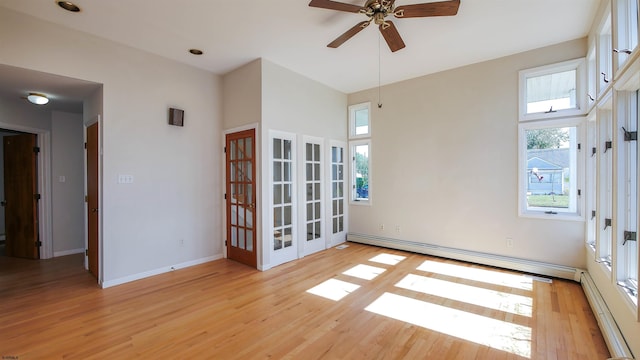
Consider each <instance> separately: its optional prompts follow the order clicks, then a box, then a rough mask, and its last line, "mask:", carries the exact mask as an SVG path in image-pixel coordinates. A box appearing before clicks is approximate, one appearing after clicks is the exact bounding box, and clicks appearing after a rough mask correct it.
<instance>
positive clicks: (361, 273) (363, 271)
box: [343, 264, 387, 280]
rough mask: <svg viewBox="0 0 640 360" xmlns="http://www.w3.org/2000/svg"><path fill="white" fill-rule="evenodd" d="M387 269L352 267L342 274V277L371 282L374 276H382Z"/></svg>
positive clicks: (367, 266)
mask: <svg viewBox="0 0 640 360" xmlns="http://www.w3.org/2000/svg"><path fill="white" fill-rule="evenodd" d="M386 270H387V269H383V268H379V267H375V266H369V265H363V264H360V265H356V266H354V267H352V268H351V269H349V270H347V271H345V272H343V274H344V275H349V276H353V277H357V278H359V279H363V280H373V279H375V278H376V276H378V275H380V274H382V273H383V272H385V271H386Z"/></svg>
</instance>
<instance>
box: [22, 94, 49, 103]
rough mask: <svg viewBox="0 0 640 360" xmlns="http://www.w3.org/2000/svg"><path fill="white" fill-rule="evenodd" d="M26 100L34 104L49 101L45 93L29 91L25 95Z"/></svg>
mask: <svg viewBox="0 0 640 360" xmlns="http://www.w3.org/2000/svg"><path fill="white" fill-rule="evenodd" d="M27 100H29V102H30V103H32V104H36V105H45V104H47V103H48V102H49V98H47V96H46V95H43V94H38V93H29V95H27Z"/></svg>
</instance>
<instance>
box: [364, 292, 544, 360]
mask: <svg viewBox="0 0 640 360" xmlns="http://www.w3.org/2000/svg"><path fill="white" fill-rule="evenodd" d="M366 310H367V311H371V312H373V313H376V314H379V315H382V316H386V317H390V318H393V319H396V320H400V321H404V322H407V323H410V324H413V325H416V326H421V327H423V328H426V329H430V330H433V331H437V332H440V333H442V334H446V335H450V336H454V337H457V338H460V339H463V340H467V341H471V342H474V343H476V344H480V345H485V346H489V347H491V348H494V349H498V350H503V351H507V352H510V353H512V354H515V355H518V356H523V357H526V358H530V357H531V328H529V327H526V326H520V325H516V324H512V323H509V322H505V321H500V320H496V319H492V318H488V317H485V316H481V315H477V314H472V313H468V312H465V311H461V310H456V309H451V308H447V307H444V306H440V305H436V304H432V303H428V302H424V301H420V300H416V299H412V298H408V297H405V296H400V295H396V294H391V293H384V294H383V295H382V296H380V297H379V298H378V299H376V300H375V301H374V302H373V303H371V305H369V306H368V307H367V308H366Z"/></svg>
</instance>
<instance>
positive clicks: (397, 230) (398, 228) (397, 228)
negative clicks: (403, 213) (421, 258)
mask: <svg viewBox="0 0 640 360" xmlns="http://www.w3.org/2000/svg"><path fill="white" fill-rule="evenodd" d="M396 232H398V233H399V232H400V225H396Z"/></svg>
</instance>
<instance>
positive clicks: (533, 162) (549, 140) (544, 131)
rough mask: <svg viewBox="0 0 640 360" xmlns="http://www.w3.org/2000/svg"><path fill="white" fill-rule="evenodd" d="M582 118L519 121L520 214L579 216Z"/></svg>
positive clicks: (556, 216)
mask: <svg viewBox="0 0 640 360" xmlns="http://www.w3.org/2000/svg"><path fill="white" fill-rule="evenodd" d="M581 122H582V119H581V118H570V119H562V120H548V121H544V122H536V123H522V124H520V146H521V149H520V179H521V181H520V215H530V216H536V217H537V216H541V217H551V216H554V217H555V218H558V217H567V216H569V217H579V216H580V211H579V199H580V196H579V192H580V188H579V187H578V184H579V181H580V179H579V177H578V168H577V164H578V156H579V153H580V151H581V150H580V149H579V147H580V144H579V141H578V134H579V132H580V124H581Z"/></svg>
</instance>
